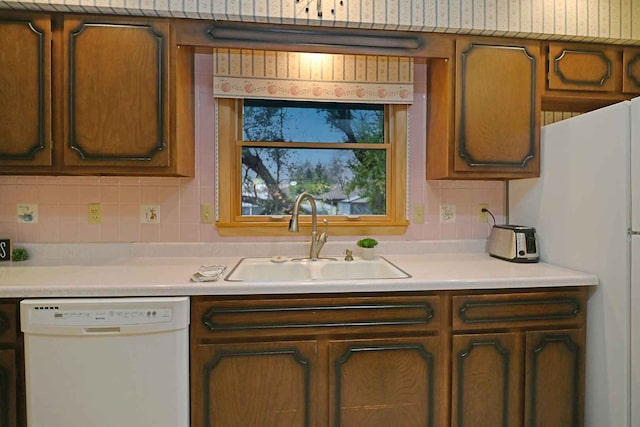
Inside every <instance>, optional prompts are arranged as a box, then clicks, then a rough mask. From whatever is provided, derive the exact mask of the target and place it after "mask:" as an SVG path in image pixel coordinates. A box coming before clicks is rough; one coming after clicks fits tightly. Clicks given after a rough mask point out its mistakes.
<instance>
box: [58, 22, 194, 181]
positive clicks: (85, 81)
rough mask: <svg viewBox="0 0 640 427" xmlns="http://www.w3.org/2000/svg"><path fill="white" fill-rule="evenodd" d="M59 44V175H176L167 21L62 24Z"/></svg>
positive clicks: (170, 57)
mask: <svg viewBox="0 0 640 427" xmlns="http://www.w3.org/2000/svg"><path fill="white" fill-rule="evenodd" d="M63 45H64V47H65V48H64V92H63V93H64V94H65V95H66V96H64V101H65V102H64V113H65V117H64V121H63V122H64V141H65V144H64V156H63V159H64V160H63V161H64V166H65V168H67V167H75V166H78V167H82V168H96V170H98V169H97V168H101V169H103V170H104V168H105V167H107V168H110V167H117V168H121V169H122V170H123V171H124V172H126V171H127V169H126V168H133V170H134V171H140V173H141V174H146V173H145V172H144V171H145V170H153V169H154V168H157V170H165V171H169V173H171V172H174V173H176V174H180V171H179V170H178V168H179V167H180V166H181V165H180V164H179V158H178V155H183V154H188V152H187V153H178V152H177V151H179V150H178V147H177V146H176V144H178V141H175V140H172V136H173V135H171V126H170V124H171V123H170V122H171V118H172V116H171V114H172V113H174V111H172V107H171V105H170V101H171V100H172V97H173V99H175V89H173V81H174V80H175V73H172V72H170V71H169V70H170V62H171V61H172V60H173V61H175V59H174V58H172V55H171V40H170V27H169V21H166V20H160V21H154V20H143V19H136V20H126V19H114V18H109V19H108V20H105V19H104V18H100V19H98V18H91V17H87V18H82V17H81V18H75V17H72V18H66V19H65V20H64V33H63ZM170 79H172V80H171V81H170ZM170 89H173V91H174V92H173V93H171V92H170ZM185 90H186V91H187V92H190V91H191V90H192V89H191V88H186V89H185ZM187 172H188V171H187Z"/></svg>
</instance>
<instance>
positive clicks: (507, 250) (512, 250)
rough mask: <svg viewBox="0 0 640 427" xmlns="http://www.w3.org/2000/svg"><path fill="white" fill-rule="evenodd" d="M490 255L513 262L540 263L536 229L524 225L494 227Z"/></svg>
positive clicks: (490, 240) (490, 238) (490, 241)
mask: <svg viewBox="0 0 640 427" xmlns="http://www.w3.org/2000/svg"><path fill="white" fill-rule="evenodd" d="M488 250H489V255H491V256H492V257H495V258H500V259H504V260H507V261H512V262H538V261H539V260H540V257H539V255H538V242H537V238H536V229H535V228H533V227H526V226H522V225H508V224H505V225H494V226H493V228H492V229H491V235H490V236H489V247H488Z"/></svg>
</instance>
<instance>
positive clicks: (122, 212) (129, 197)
mask: <svg viewBox="0 0 640 427" xmlns="http://www.w3.org/2000/svg"><path fill="white" fill-rule="evenodd" d="M424 67H425V65H424V64H416V69H415V94H414V104H413V105H412V106H411V108H410V123H411V125H410V126H411V128H410V144H409V145H410V148H409V171H410V176H409V181H410V183H409V209H408V210H409V215H410V217H411V214H412V213H414V212H415V211H420V210H421V209H423V211H424V223H419V224H418V223H412V224H411V225H410V226H409V228H408V230H407V233H406V234H405V235H403V236H389V237H385V239H386V240H467V239H483V238H485V237H486V236H487V233H488V230H489V224H491V222H481V221H480V220H479V219H478V205H479V204H482V203H484V204H488V205H489V209H490V210H491V211H492V212H493V213H494V215H495V216H496V220H497V222H502V221H504V183H502V182H499V181H496V182H493V181H486V182H485V181H446V182H445V181H426V180H425V179H424V176H425V163H426V161H425V160H426V159H425V155H426V154H425V153H426V148H425V139H426V136H425V135H426V127H425V126H426V125H425V121H424V120H423V119H422V118H423V117H425V116H426V114H425V113H426V112H425V108H426V90H427V88H426V70H425V69H424ZM212 85H213V70H212V57H211V55H210V54H204V53H200V54H197V55H196V99H195V114H196V117H195V123H196V156H197V157H196V175H195V177H194V178H148V177H99V176H95V177H67V176H60V177H55V176H0V238H11V239H13V240H14V242H15V243H18V244H19V243H63V242H64V243H81V242H82V243H84V242H224V241H235V240H248V239H246V238H227V237H225V238H222V237H220V236H219V235H218V233H217V231H216V228H215V225H212V224H201V223H200V205H201V204H214V203H215V146H214V144H215V141H214V139H215V101H214V99H213V96H212V93H213V88H212ZM96 203H98V204H100V207H101V212H100V216H101V219H100V221H99V222H100V223H99V224H96V223H90V221H89V216H90V213H89V204H96ZM27 205H30V206H34V207H36V208H37V221H36V220H32V221H24V220H20V218H19V208H18V207H19V206H20V207H22V209H24V206H27ZM149 206H152V207H154V208H155V207H157V208H158V210H157V212H156V213H157V219H158V221H151V222H149V221H146V222H143V221H141V210H142V208H143V207H149ZM442 206H445V207H446V209H445V210H446V211H447V212H448V214H447V216H446V218H444V217H442V218H441V211H442V209H441V207H442ZM451 206H454V207H455V209H454V212H455V215H454V218H453V219H452V218H451V209H450V207H451ZM92 222H96V221H92ZM300 239H306V236H294V237H287V238H262V239H259V238H252V239H251V240H253V241H256V240H257V241H264V240H283V241H287V240H300ZM332 240H336V241H340V240H352V238H350V237H348V236H346V237H338V236H336V237H332Z"/></svg>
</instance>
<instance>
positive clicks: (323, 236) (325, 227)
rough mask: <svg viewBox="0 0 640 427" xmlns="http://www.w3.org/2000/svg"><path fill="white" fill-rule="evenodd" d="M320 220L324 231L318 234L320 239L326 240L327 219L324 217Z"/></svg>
mask: <svg viewBox="0 0 640 427" xmlns="http://www.w3.org/2000/svg"><path fill="white" fill-rule="evenodd" d="M322 222H323V223H324V231H323V232H322V234H321V235H320V239H321V240H323V241H325V242H326V241H327V237H329V221H327V219H326V218H325V219H323V220H322Z"/></svg>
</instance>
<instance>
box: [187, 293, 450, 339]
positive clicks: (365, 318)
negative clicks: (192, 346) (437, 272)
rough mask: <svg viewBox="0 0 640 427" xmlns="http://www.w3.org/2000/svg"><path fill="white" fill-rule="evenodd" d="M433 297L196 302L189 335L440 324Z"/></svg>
mask: <svg viewBox="0 0 640 427" xmlns="http://www.w3.org/2000/svg"><path fill="white" fill-rule="evenodd" d="M438 302H439V298H438V297H420V298H319V299H286V300H278V299H272V300H268V299H266V300H254V301H198V302H196V303H195V304H194V314H195V316H196V317H195V318H196V319H199V321H198V322H197V323H196V325H194V326H195V337H196V339H198V338H207V337H209V338H210V337H212V336H220V337H230V336H246V335H251V336H256V335H265V336H266V335H268V336H290V335H292V334H296V335H299V336H300V335H315V334H317V333H318V329H322V330H323V331H325V332H327V331H331V332H332V333H334V332H337V333H340V332H341V331H344V332H345V333H348V332H354V331H356V330H362V331H367V332H369V331H372V332H373V331H427V330H437V329H438V327H439V324H440V319H439V317H440V311H439V307H438Z"/></svg>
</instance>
